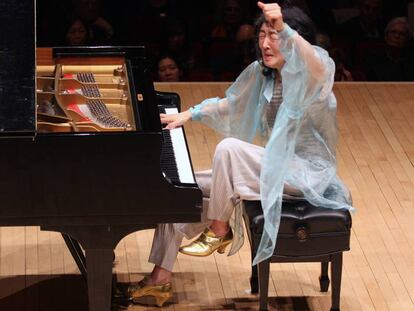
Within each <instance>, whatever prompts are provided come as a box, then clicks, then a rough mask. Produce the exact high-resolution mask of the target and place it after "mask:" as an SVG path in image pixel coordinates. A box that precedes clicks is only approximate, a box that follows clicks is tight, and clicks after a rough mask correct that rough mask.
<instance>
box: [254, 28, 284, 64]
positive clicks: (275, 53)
mask: <svg viewBox="0 0 414 311" xmlns="http://www.w3.org/2000/svg"><path fill="white" fill-rule="evenodd" d="M259 48H260V50H261V52H262V59H263V63H264V65H266V66H267V67H269V68H272V69H279V70H280V69H282V67H283V65H284V64H285V59H284V58H283V56H282V54H281V53H280V50H279V35H278V33H277V32H276V30H274V29H273V28H271V27H269V25H268V24H267V23H264V24H263V25H262V27H260V31H259Z"/></svg>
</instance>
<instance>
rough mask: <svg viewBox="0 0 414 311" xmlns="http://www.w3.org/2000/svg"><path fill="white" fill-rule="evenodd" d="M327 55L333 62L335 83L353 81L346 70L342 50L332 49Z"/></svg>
mask: <svg viewBox="0 0 414 311" xmlns="http://www.w3.org/2000/svg"><path fill="white" fill-rule="evenodd" d="M329 55H330V56H331V58H332V59H333V61H334V62H335V76H334V79H335V81H353V80H354V79H353V77H352V73H351V71H350V70H348V68H347V64H346V56H345V53H344V51H343V50H341V49H338V48H332V49H330V50H329Z"/></svg>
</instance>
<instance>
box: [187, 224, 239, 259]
mask: <svg viewBox="0 0 414 311" xmlns="http://www.w3.org/2000/svg"><path fill="white" fill-rule="evenodd" d="M231 241H233V232H232V231H231V229H230V230H229V232H227V234H226V235H225V236H222V237H216V235H215V234H214V232H213V231H211V230H210V229H209V228H206V229H205V230H204V232H203V233H202V234H201V235H200V236H199V237H198V238H197V239H196V240H194V241H193V242H191V243H190V244H189V245H186V246H183V247H180V253H183V254H186V255H190V256H198V257H205V256H208V255H211V254H212V253H214V252H215V251H216V250H217V252H218V253H220V254H223V253H224V251H225V250H226V247H227V245H229V244H230V243H231Z"/></svg>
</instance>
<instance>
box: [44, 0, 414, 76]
mask: <svg viewBox="0 0 414 311" xmlns="http://www.w3.org/2000/svg"><path fill="white" fill-rule="evenodd" d="M267 2H269V1H267ZM290 2H291V3H292V2H293V3H294V4H296V5H298V6H299V7H301V8H302V9H303V10H304V11H305V12H307V13H308V15H309V16H310V17H311V19H312V20H313V21H314V23H315V24H316V26H317V29H318V32H319V36H318V45H321V46H323V47H324V48H325V49H327V50H328V51H329V53H330V55H331V57H332V58H333V59H334V61H335V63H336V64H337V75H336V77H335V79H336V80H337V81H350V80H354V81H364V80H372V81H375V80H376V81H378V80H380V81H414V56H413V37H412V34H409V35H407V38H406V39H407V40H406V43H405V45H404V47H402V48H401V49H398V51H396V49H395V48H392V49H390V48H389V47H388V46H387V42H386V40H385V33H384V31H385V28H386V26H387V23H388V22H389V21H391V20H392V19H393V18H394V17H407V16H408V14H409V13H408V11H409V9H408V8H409V5H410V4H413V3H414V2H413V1H412V0H399V1H396V0H307V1H306V0H296V1H290ZM228 3H230V5H229V6H230V9H229V7H228ZM235 6H236V9H235V8H234V7H235ZM237 6H238V8H237ZM226 10H227V11H226ZM235 10H236V11H237V12H236V11H235ZM363 10H365V11H364V12H365V14H364V13H361V12H362V11H363ZM232 13H233V15H231V14H232ZM258 13H259V10H258V8H257V5H256V1H251V0H204V1H200V0H117V1H110V0H61V1H55V0H38V1H37V40H38V42H37V45H38V46H39V47H51V46H66V45H71V44H70V43H68V41H67V39H66V34H67V32H68V29H69V27H70V25H71V23H72V22H73V21H74V20H81V21H82V23H83V24H84V27H85V28H86V29H87V33H88V38H87V41H86V42H85V43H82V45H138V44H144V45H145V46H146V48H147V54H148V57H149V58H150V60H151V61H152V63H153V69H154V79H155V80H157V79H158V76H157V60H158V59H159V57H161V56H162V55H164V54H169V55H173V56H174V57H175V58H176V59H177V62H178V64H179V66H180V67H181V68H182V69H183V73H184V74H183V75H182V77H181V80H183V81H211V80H216V81H217V80H218V81H229V80H233V79H235V78H236V77H237V75H238V74H239V73H240V72H241V70H243V68H245V66H246V65H247V64H248V63H250V62H251V61H253V60H254V58H255V54H254V49H253V47H254V40H252V39H248V38H247V39H246V38H243V36H241V37H242V38H239V37H240V36H239V34H240V31H242V30H243V29H244V30H246V29H249V26H248V25H250V27H251V25H253V23H254V19H255V18H256V17H257V14H258ZM226 14H227V15H226ZM234 14H236V17H234ZM361 16H364V18H366V19H367V20H366V21H365V22H367V23H370V24H371V26H372V25H373V26H372V28H371V30H370V31H367V33H365V32H364V30H363V27H362V28H361V24H363V22H361ZM232 18H233V19H234V20H232ZM98 19H99V20H100V21H102V20H104V21H105V25H108V24H109V25H110V31H108V29H105V27H102V25H99V23H98V22H97V20H98ZM246 25H247V26H246ZM243 27H244V28H243ZM174 32H176V33H177V32H178V33H179V34H180V35H181V34H184V37H185V39H184V40H185V44H184V47H183V48H182V49H181V50H179V51H172V50H171V49H170V48H169V46H168V43H167V42H168V38H169V37H171V36H173V35H174ZM395 52H397V55H395Z"/></svg>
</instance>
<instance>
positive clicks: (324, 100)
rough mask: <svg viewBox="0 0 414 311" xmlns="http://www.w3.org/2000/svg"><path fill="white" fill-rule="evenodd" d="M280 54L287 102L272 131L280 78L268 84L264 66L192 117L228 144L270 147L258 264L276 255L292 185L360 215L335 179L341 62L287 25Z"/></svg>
mask: <svg viewBox="0 0 414 311" xmlns="http://www.w3.org/2000/svg"><path fill="white" fill-rule="evenodd" d="M279 48H280V51H281V53H282V55H283V57H284V59H285V61H286V63H285V64H284V65H283V68H282V70H281V76H282V87H283V93H282V95H283V102H282V104H281V106H280V108H279V110H278V112H277V116H276V119H275V123H274V126H273V129H272V130H271V131H266V130H265V127H266V126H267V125H265V123H266V122H264V120H265V118H264V117H263V116H264V111H265V110H264V108H265V107H266V105H268V104H269V102H270V99H271V97H272V94H273V87H274V85H275V78H274V76H264V75H263V74H262V66H261V65H260V64H259V62H257V61H256V62H253V63H252V64H250V65H249V66H248V67H247V68H246V69H245V70H244V71H243V72H242V73H241V74H240V76H239V77H238V78H237V80H236V81H235V82H234V83H233V84H232V85H231V86H230V87H229V88H228V89H227V91H226V97H225V98H209V99H206V100H204V101H203V102H201V103H200V104H198V105H197V106H195V107H194V108H193V109H191V113H192V119H193V120H198V121H201V122H202V123H204V124H206V125H208V126H210V127H212V128H214V129H215V130H217V131H219V132H220V133H221V134H223V135H224V136H227V137H236V138H239V139H242V140H244V141H247V142H252V141H253V139H254V138H255V137H256V135H259V136H262V138H263V139H264V141H266V145H265V152H264V157H263V160H262V168H261V174H260V195H261V203H262V208H263V214H264V220H265V221H264V230H263V235H262V240H261V242H260V245H259V249H258V252H257V255H256V258H255V259H254V261H253V264H257V263H258V262H260V261H263V260H265V259H267V258H269V257H270V256H271V255H272V254H273V251H274V248H275V245H276V238H277V232H278V229H279V224H280V215H281V206H282V194H283V187H284V184H285V183H288V184H289V185H291V186H293V187H295V188H297V189H299V190H301V191H302V193H303V194H304V197H305V199H306V200H307V201H308V202H310V203H311V204H313V205H317V206H323V207H326V208H333V209H339V208H346V209H349V210H353V208H352V206H351V204H352V203H351V196H350V194H349V192H348V190H347V188H346V187H345V185H344V184H343V183H342V182H341V180H340V179H339V178H338V176H337V173H336V155H335V149H336V143H337V125H336V99H335V96H334V94H333V92H332V86H333V77H334V72H335V65H334V62H333V61H332V59H331V58H330V57H329V55H328V53H327V52H326V51H325V50H323V49H321V48H319V47H316V46H312V45H310V44H309V43H308V42H307V41H306V40H304V39H303V38H302V37H301V36H300V35H299V34H298V33H297V32H296V31H294V30H293V29H291V28H290V27H289V26H288V25H286V26H285V28H284V30H283V31H282V32H280V39H279ZM269 133H270V135H269Z"/></svg>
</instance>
